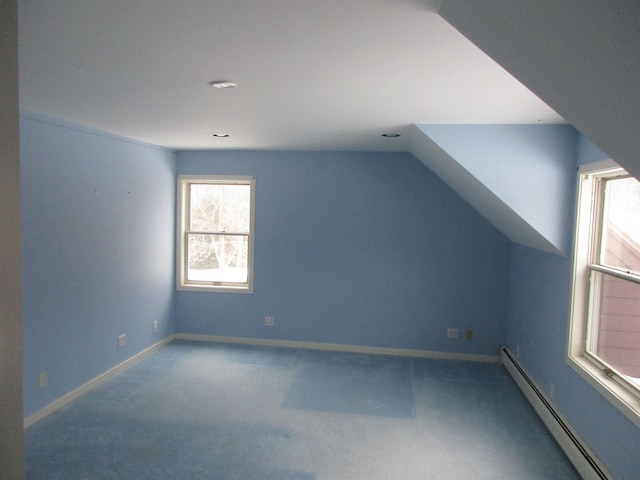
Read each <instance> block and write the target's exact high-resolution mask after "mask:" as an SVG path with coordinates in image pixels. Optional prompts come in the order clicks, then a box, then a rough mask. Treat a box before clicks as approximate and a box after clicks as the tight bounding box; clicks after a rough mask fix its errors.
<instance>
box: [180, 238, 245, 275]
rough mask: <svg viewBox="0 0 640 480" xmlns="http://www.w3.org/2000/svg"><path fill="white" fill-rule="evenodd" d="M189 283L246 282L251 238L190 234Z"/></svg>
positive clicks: (188, 241) (188, 240)
mask: <svg viewBox="0 0 640 480" xmlns="http://www.w3.org/2000/svg"><path fill="white" fill-rule="evenodd" d="M187 255H188V266H187V281H189V282H216V283H218V282H219V283H239V284H243V283H245V284H246V283H247V281H248V276H247V274H248V269H247V264H248V256H249V237H248V236H246V235H216V234H208V233H190V234H188V235H187Z"/></svg>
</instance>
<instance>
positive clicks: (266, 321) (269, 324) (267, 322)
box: [264, 317, 275, 327]
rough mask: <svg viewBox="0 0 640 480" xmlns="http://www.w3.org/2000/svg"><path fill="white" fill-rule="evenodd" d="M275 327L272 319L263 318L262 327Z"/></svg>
mask: <svg viewBox="0 0 640 480" xmlns="http://www.w3.org/2000/svg"><path fill="white" fill-rule="evenodd" d="M274 325H275V318H274V317H264V326H265V327H273V326H274Z"/></svg>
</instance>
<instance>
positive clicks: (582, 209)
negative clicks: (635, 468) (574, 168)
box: [569, 162, 640, 425]
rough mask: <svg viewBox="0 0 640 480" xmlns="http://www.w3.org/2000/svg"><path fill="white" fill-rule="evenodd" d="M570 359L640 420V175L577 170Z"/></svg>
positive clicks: (610, 170)
mask: <svg viewBox="0 0 640 480" xmlns="http://www.w3.org/2000/svg"><path fill="white" fill-rule="evenodd" d="M576 225H577V228H576V244H575V252H574V255H575V257H574V283H573V299H572V313H571V335H570V348H569V359H570V360H571V362H570V364H572V366H574V367H578V368H576V370H577V371H578V372H579V373H581V374H582V375H583V376H584V377H585V378H586V379H587V380H589V381H590V382H591V383H592V384H593V385H594V386H595V387H596V388H597V389H598V390H600V391H601V392H602V393H603V394H604V395H605V396H607V398H609V399H610V400H611V401H612V402H613V403H614V404H615V405H616V406H618V407H619V408H620V409H621V411H623V412H624V413H625V414H627V416H628V417H629V418H631V419H633V420H634V421H635V422H636V423H637V424H638V425H640V275H639V274H638V273H639V272H640V242H639V241H638V240H640V182H638V181H637V180H636V179H635V178H633V177H631V176H629V175H628V174H627V173H626V172H625V171H624V170H622V169H621V168H620V167H618V166H615V164H613V166H612V162H609V164H607V165H606V167H605V166H602V165H598V166H595V167H594V168H593V170H591V169H589V168H588V167H587V168H584V167H583V170H581V173H580V184H579V196H578V211H577V223H576Z"/></svg>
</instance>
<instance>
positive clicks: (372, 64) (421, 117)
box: [19, 0, 564, 151]
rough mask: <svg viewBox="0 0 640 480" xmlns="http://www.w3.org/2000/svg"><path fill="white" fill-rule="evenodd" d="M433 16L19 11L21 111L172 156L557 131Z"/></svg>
mask: <svg viewBox="0 0 640 480" xmlns="http://www.w3.org/2000/svg"><path fill="white" fill-rule="evenodd" d="M440 3H441V2H440V1H437V0H374V1H371V0H268V1H267V0H134V1H132V0H104V1H93V0H89V1H77V0H47V1H42V0H20V3H19V18H20V25H19V28H20V30H19V32H20V102H21V107H22V108H23V109H27V110H33V111H36V112H40V113H44V114H49V115H52V116H55V117H58V118H62V119H66V120H69V121H72V122H75V123H79V124H82V125H87V126H90V127H94V128H97V129H100V130H105V131H108V132H111V133H115V134H119V135H123V136H126V137H131V138H134V139H137V140H141V141H145V142H149V143H152V144H156V145H161V146H166V147H169V148H175V149H189V148H234V149H236V148H242V149H299V150H364V151H371V150H392V151H394V150H407V148H408V130H407V127H408V126H410V125H412V124H414V123H431V124H433V123H453V124H469V123H471V124H474V123H482V124H487V123H488V124H495V123H508V124H513V123H525V124H530V123H534V124H535V123H543V124H547V123H564V120H563V118H562V117H561V116H560V115H558V114H557V113H556V112H555V111H554V110H553V109H551V108H550V107H548V106H547V105H546V104H545V103H544V102H543V101H541V100H540V99H539V98H538V97H537V96H536V95H534V94H533V93H532V92H531V91H530V90H528V89H527V88H526V87H524V86H523V85H522V84H521V83H520V82H519V81H518V80H516V79H515V78H514V77H513V76H512V75H511V74H509V73H508V72H507V71H506V70H504V69H503V68H502V67H501V66H499V65H498V64H497V63H496V62H495V61H494V60H492V59H491V58H490V57H489V56H487V55H486V54H485V53H483V52H482V51H481V50H480V49H479V48H478V47H476V46H475V45H474V44H473V43H471V41H469V40H467V39H466V38H465V37H464V36H463V35H462V34H460V33H459V32H458V31H456V29H455V28H454V27H452V26H451V25H450V24H449V23H447V21H445V20H444V19H443V18H442V17H441V16H439V15H438V14H437V13H436V9H437V8H438V7H439V4H440ZM213 80H233V81H235V82H237V84H238V86H237V87H236V88H234V89H228V90H218V89H214V88H212V87H211V86H210V85H209V82H211V81H213ZM213 133H222V134H228V135H229V137H227V138H216V137H213V136H212V134H213ZM385 133H400V134H401V135H402V136H400V137H396V138H388V137H382V136H381V135H382V134H385Z"/></svg>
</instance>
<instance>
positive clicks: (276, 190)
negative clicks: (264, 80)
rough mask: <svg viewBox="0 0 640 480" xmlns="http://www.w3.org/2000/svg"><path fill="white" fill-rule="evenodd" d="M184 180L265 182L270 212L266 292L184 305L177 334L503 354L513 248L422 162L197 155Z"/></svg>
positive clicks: (187, 296) (182, 162)
mask: <svg viewBox="0 0 640 480" xmlns="http://www.w3.org/2000/svg"><path fill="white" fill-rule="evenodd" d="M178 171H179V173H182V174H227V175H229V174H237V175H255V176H256V204H257V207H256V251H255V293H254V294H253V295H243V294H224V293H203V292H184V291H180V292H177V296H176V319H177V331H179V332H183V333H195V334H210V335H225V336H240V337H254V338H275V339H284V340H296V341H309V342H327V343H338V344H354V345H367V346H380V347H393V348H409V349H424V350H435V351H443V352H460V353H476V354H488V355H496V354H497V352H498V349H499V347H500V346H501V344H502V342H503V340H504V336H503V333H504V321H505V315H506V301H507V298H506V295H507V291H506V281H507V272H508V251H509V249H508V245H509V242H508V240H507V239H506V238H505V237H504V236H503V235H502V234H501V233H499V232H498V231H497V230H496V229H495V228H494V227H492V226H491V225H490V224H489V223H488V222H487V221H486V220H484V219H483V218H482V217H481V216H480V215H479V214H478V213H477V212H476V211H475V210H474V209H473V208H471V207H470V206H469V205H468V204H467V203H466V202H464V201H463V200H462V199H461V198H460V197H459V196H458V195H456V194H455V193H454V192H453V191H452V190H451V189H450V188H449V187H447V186H446V185H445V184H444V183H443V182H442V181H441V180H439V179H438V178H437V177H436V176H435V175H434V174H433V173H432V172H431V171H430V170H429V169H427V168H426V167H425V166H424V165H422V164H421V163H420V162H419V161H418V160H417V159H415V158H414V157H413V156H411V155H409V154H406V153H362V152H360V153H354V152H351V153H349V152H304V153H300V152H240V151H217V152H216V151H183V152H178ZM266 315H272V316H274V317H275V327H273V328H268V327H265V326H264V317H265V316H266ZM447 327H457V328H459V329H461V330H464V329H473V330H474V332H475V336H474V339H473V340H472V341H466V340H464V339H463V338H461V339H459V340H447V339H446V338H445V337H446V329H447Z"/></svg>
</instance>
